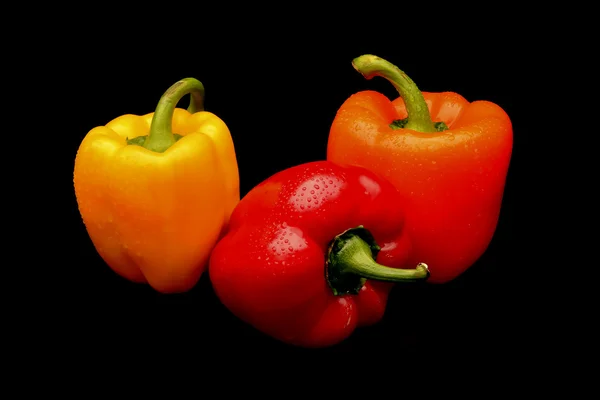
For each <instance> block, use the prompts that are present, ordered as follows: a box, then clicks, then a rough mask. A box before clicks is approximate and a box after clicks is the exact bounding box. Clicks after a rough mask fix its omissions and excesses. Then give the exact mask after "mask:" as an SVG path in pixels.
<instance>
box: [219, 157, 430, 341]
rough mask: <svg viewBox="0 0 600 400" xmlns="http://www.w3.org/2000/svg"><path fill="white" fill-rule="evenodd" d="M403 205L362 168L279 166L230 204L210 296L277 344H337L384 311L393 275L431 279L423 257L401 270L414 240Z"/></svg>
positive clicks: (318, 163) (393, 192)
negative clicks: (405, 223)
mask: <svg viewBox="0 0 600 400" xmlns="http://www.w3.org/2000/svg"><path fill="white" fill-rule="evenodd" d="M401 202H402V199H401V197H400V196H399V193H398V191H397V190H396V189H395V188H394V187H393V186H392V184H391V183H389V182H388V181H386V180H384V179H382V178H380V177H379V176H377V175H376V174H374V173H373V172H370V171H368V170H366V169H363V168H360V167H342V166H339V165H336V164H334V163H331V162H328V161H316V162H310V163H306V164H302V165H298V166H295V167H292V168H289V169H287V170H285V171H281V172H279V173H277V174H275V175H273V176H271V177H270V178H268V179H267V180H265V181H264V182H262V183H261V184H259V185H257V186H256V187H255V188H253V189H252V190H251V191H250V192H249V193H248V194H247V195H246V196H244V198H243V199H242V200H241V201H240V203H239V204H238V205H237V207H236V208H235V210H234V211H233V214H232V216H231V220H230V226H229V230H228V232H227V233H226V235H225V236H224V237H223V238H222V239H221V241H220V242H219V243H218V244H217V246H216V247H215V249H214V250H213V253H212V255H211V258H210V264H209V275H210V279H211V282H212V285H213V288H214V290H215V293H216V295H217V296H218V297H219V299H220V300H221V302H222V303H223V304H224V305H225V307H227V308H228V309H229V310H230V311H231V312H232V313H233V314H234V315H236V316H237V317H238V318H240V319H242V320H243V321H245V322H246V323H248V324H250V325H252V326H254V327H255V328H256V329H258V330H260V331H262V332H263V333H266V334H268V335H270V336H272V337H274V338H276V339H278V340H280V341H283V342H287V343H289V344H293V345H297V346H303V347H325V346H331V345H334V344H336V343H339V342H340V341H342V340H344V339H345V338H347V337H348V336H349V335H350V334H351V333H352V332H353V331H354V329H355V328H356V327H357V326H365V325H370V324H373V323H376V322H378V321H379V320H380V319H381V318H382V316H383V313H384V311H385V308H386V303H387V298H388V294H389V290H390V288H391V287H392V285H393V283H394V282H415V281H417V282H418V281H424V280H426V279H427V277H428V276H429V270H428V268H427V265H426V264H423V263H419V264H418V265H417V266H416V268H414V269H413V268H409V269H402V268H404V267H406V266H407V260H408V259H409V253H410V249H411V243H410V242H411V241H410V238H409V236H408V235H407V234H406V231H405V230H404V229H403V221H404V213H403V211H402V210H403V209H402V206H401ZM375 260H377V261H375ZM380 263H381V264H380ZM382 264H385V265H386V266H384V265H382Z"/></svg>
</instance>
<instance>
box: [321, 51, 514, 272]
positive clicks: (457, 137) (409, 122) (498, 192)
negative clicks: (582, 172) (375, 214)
mask: <svg viewBox="0 0 600 400" xmlns="http://www.w3.org/2000/svg"><path fill="white" fill-rule="evenodd" d="M352 65H353V67H354V68H355V69H356V70H357V71H358V72H359V73H361V74H362V75H363V76H364V77H365V78H366V79H372V78H374V77H376V76H380V77H383V78H385V79H387V80H388V81H390V83H391V84H392V85H393V86H394V87H395V88H396V89H397V90H398V92H399V94H400V97H398V98H396V99H394V100H393V101H391V100H390V99H388V98H387V97H386V96H385V95H383V94H381V93H378V92H375V91H372V90H365V91H361V92H358V93H355V94H353V95H352V96H350V97H349V98H348V99H347V100H346V101H345V102H344V103H343V104H342V105H341V107H340V108H339V110H338V112H337V114H336V116H335V118H334V121H333V123H332V125H331V129H330V133H329V139H328V144H327V159H328V160H330V161H332V162H335V163H338V164H342V165H357V166H361V167H364V168H367V169H369V170H371V171H373V172H376V173H378V174H380V175H381V176H383V177H385V178H386V179H388V180H389V181H390V182H391V183H392V184H393V185H394V186H395V187H396V188H397V189H398V191H399V192H400V194H401V196H402V198H403V203H402V207H404V208H405V211H406V221H405V223H406V229H407V230H408V231H409V232H410V234H411V238H412V239H413V253H412V261H413V262H418V261H420V260H422V259H426V260H427V262H428V264H429V267H430V270H431V277H430V278H429V280H428V282H429V283H447V282H450V281H452V280H454V279H456V278H457V277H458V276H460V275H461V274H462V273H464V272H465V271H466V270H467V269H468V268H469V267H471V266H472V265H473V264H474V263H475V262H476V261H477V260H478V259H479V258H480V257H481V255H482V254H483V253H484V252H485V251H486V249H487V247H488V245H489V244H490V242H491V240H492V238H493V236H494V233H495V230H496V226H497V223H498V219H499V215H500V209H501V204H502V197H503V194H504V186H505V182H506V177H507V173H508V167H509V163H510V158H511V153H512V146H513V130H512V125H511V121H510V118H509V117H508V115H507V114H506V112H505V111H504V110H503V109H502V108H500V107H499V106H498V105H496V104H493V103H491V102H489V101H473V102H469V101H467V100H466V99H465V98H464V97H463V96H461V95H460V94H457V93H452V92H441V93H429V92H421V91H420V90H419V89H418V87H417V86H416V84H415V83H414V82H413V81H412V80H411V79H410V78H409V77H408V76H407V75H406V74H405V73H404V72H403V71H401V70H399V69H398V68H397V67H396V66H394V65H392V64H391V63H389V62H388V61H386V60H383V59H382V58H380V57H377V56H374V55H369V54H366V55H363V56H360V57H357V58H356V59H354V60H353V62H352Z"/></svg>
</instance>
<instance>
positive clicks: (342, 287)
mask: <svg viewBox="0 0 600 400" xmlns="http://www.w3.org/2000/svg"><path fill="white" fill-rule="evenodd" d="M380 250H381V248H380V247H379V246H378V245H377V243H376V242H375V239H374V238H373V236H372V235H371V233H370V232H369V231H368V230H366V229H365V228H364V227H362V226H358V227H356V228H352V229H349V230H347V231H345V232H342V233H341V234H340V235H338V236H336V237H335V238H334V239H333V241H332V242H331V244H330V245H329V250H328V253H327V261H326V265H325V276H326V279H327V283H328V284H329V287H330V288H331V290H332V291H333V294H335V295H336V296H338V295H345V294H358V293H359V291H360V289H361V288H362V287H363V285H364V284H365V281H366V280H367V279H373V280H377V281H383V282H417V281H424V280H426V279H427V278H429V268H428V267H427V264H425V263H419V264H417V266H416V268H415V269H399V268H390V267H386V266H384V265H381V264H378V263H377V262H376V261H375V257H377V253H378V252H379V251H380Z"/></svg>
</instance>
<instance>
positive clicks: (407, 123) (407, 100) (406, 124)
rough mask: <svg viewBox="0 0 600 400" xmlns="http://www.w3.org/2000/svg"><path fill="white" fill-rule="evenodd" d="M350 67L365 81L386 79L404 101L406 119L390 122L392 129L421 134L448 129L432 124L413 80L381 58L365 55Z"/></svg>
mask: <svg viewBox="0 0 600 400" xmlns="http://www.w3.org/2000/svg"><path fill="white" fill-rule="evenodd" d="M352 66H353V67H354V69H356V70H357V71H358V72H360V73H361V74H362V76H364V77H365V78H366V79H372V78H373V77H375V76H381V77H383V78H385V79H387V80H388V81H390V83H391V84H392V85H394V87H395V88H396V90H397V91H398V93H399V94H400V96H401V97H402V99H403V100H404V104H405V105H406V112H407V113H408V118H406V119H404V120H397V121H394V122H392V123H391V124H390V127H391V128H392V129H398V128H406V129H412V130H414V131H418V132H423V133H433V132H441V131H443V130H445V129H448V127H447V126H446V124H444V123H443V122H437V123H434V122H433V121H432V119H431V115H430V113H429V107H427V103H426V102H425V98H424V97H423V93H421V91H420V90H419V88H418V87H417V85H416V84H415V83H414V82H413V80H412V79H410V78H409V77H408V75H406V74H405V73H404V72H403V71H401V70H400V69H399V68H398V67H396V66H395V65H393V64H391V63H390V62H388V61H386V60H384V59H383V58H380V57H377V56H374V55H371V54H365V55H362V56H360V57H357V58H355V59H354V60H352Z"/></svg>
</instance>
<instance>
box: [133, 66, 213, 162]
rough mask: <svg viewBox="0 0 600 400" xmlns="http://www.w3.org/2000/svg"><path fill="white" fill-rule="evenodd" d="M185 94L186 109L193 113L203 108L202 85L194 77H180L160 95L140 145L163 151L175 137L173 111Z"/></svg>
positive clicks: (173, 141)
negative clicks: (188, 103) (187, 100)
mask: <svg viewBox="0 0 600 400" xmlns="http://www.w3.org/2000/svg"><path fill="white" fill-rule="evenodd" d="M186 94H189V95H190V105H189V107H188V111H189V112H190V113H195V112H199V111H203V109H204V86H203V85H202V83H201V82H200V81H199V80H197V79H194V78H185V79H182V80H180V81H178V82H176V83H175V84H173V86H171V87H170V88H169V89H167V91H166V92H165V93H164V94H163V95H162V96H161V98H160V100H159V101H158V105H157V106H156V110H155V111H154V116H153V118H152V124H151V125H150V133H149V134H148V138H147V139H146V140H145V141H144V144H143V145H142V146H143V147H145V148H146V149H148V150H150V151H155V152H157V153H163V152H165V151H166V150H167V149H168V148H169V147H171V146H172V145H173V144H175V142H176V141H177V139H176V138H175V136H174V135H173V123H172V121H173V113H174V112H175V107H176V106H177V103H179V101H180V100H181V98H182V97H183V96H185V95H186Z"/></svg>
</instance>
